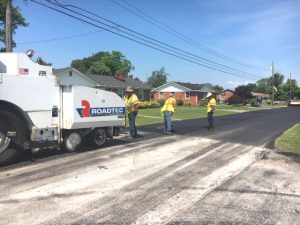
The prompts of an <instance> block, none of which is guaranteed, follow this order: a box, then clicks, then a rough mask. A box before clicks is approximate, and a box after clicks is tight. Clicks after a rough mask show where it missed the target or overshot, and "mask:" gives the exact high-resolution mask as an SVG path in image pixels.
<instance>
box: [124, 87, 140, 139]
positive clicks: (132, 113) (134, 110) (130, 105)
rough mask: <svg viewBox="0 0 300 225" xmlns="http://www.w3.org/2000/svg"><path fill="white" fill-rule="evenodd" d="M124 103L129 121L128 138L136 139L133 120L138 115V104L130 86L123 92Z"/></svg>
mask: <svg viewBox="0 0 300 225" xmlns="http://www.w3.org/2000/svg"><path fill="white" fill-rule="evenodd" d="M124 101H125V105H126V112H127V115H128V120H129V127H130V138H137V129H136V126H135V119H136V117H137V114H138V109H139V105H140V102H139V100H138V97H137V96H136V94H135V93H134V90H133V89H132V87H131V86H128V87H127V88H126V90H125V96H124Z"/></svg>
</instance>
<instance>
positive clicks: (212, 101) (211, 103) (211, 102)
mask: <svg viewBox="0 0 300 225" xmlns="http://www.w3.org/2000/svg"><path fill="white" fill-rule="evenodd" d="M206 99H208V104H207V105H206V108H207V120H208V130H209V131H213V130H214V120H213V114H214V111H215V109H216V104H217V102H216V97H215V96H214V95H213V94H212V93H210V92H209V93H207V95H206Z"/></svg>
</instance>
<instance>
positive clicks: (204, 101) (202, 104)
mask: <svg viewBox="0 0 300 225" xmlns="http://www.w3.org/2000/svg"><path fill="white" fill-rule="evenodd" d="M208 101H209V100H208V99H204V100H203V101H201V103H200V105H201V106H207V104H208Z"/></svg>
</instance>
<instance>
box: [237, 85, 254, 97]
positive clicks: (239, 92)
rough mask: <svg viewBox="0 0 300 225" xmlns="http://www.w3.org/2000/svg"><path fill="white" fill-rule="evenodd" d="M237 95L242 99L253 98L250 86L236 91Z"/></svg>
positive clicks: (243, 86)
mask: <svg viewBox="0 0 300 225" xmlns="http://www.w3.org/2000/svg"><path fill="white" fill-rule="evenodd" d="M235 95H237V96H240V97H241V98H242V99H251V98H252V97H253V96H252V94H251V90H250V88H249V87H248V86H245V85H241V86H238V87H237V88H236V89H235Z"/></svg>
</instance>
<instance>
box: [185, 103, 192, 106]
mask: <svg viewBox="0 0 300 225" xmlns="http://www.w3.org/2000/svg"><path fill="white" fill-rule="evenodd" d="M184 106H193V104H192V103H190V102H186V103H184Z"/></svg>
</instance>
